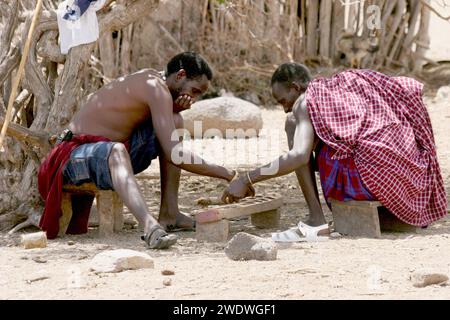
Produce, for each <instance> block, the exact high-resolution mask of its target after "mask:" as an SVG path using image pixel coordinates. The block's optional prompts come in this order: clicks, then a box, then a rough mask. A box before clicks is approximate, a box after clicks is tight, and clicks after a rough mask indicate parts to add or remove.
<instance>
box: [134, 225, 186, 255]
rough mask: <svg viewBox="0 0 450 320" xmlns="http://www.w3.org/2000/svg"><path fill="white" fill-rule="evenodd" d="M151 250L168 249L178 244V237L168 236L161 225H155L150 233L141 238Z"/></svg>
mask: <svg viewBox="0 0 450 320" xmlns="http://www.w3.org/2000/svg"><path fill="white" fill-rule="evenodd" d="M141 239H142V240H144V241H145V243H146V244H147V246H148V247H149V248H150V249H167V248H169V247H170V246H172V245H174V244H175V243H176V242H177V236H176V235H174V234H168V233H167V232H166V231H165V230H164V229H163V227H161V226H160V225H154V226H153V227H151V228H150V231H149V232H148V233H147V234H145V235H143V236H141Z"/></svg>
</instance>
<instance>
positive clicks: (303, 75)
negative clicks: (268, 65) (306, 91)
mask: <svg viewBox="0 0 450 320" xmlns="http://www.w3.org/2000/svg"><path fill="white" fill-rule="evenodd" d="M294 81H295V82H299V83H300V84H301V85H302V86H303V87H305V88H306V87H307V86H308V83H309V82H310V81H311V73H310V72H309V69H308V67H307V66H305V65H303V64H300V63H295V62H291V63H283V64H282V65H281V66H279V67H278V68H277V70H275V72H274V73H273V75H272V80H271V81H270V84H271V85H272V86H273V85H274V84H275V83H276V82H278V83H281V84H286V85H288V84H291V83H292V82H294Z"/></svg>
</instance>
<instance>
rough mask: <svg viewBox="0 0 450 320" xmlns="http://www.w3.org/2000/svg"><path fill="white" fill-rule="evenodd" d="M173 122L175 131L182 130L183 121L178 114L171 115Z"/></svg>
mask: <svg viewBox="0 0 450 320" xmlns="http://www.w3.org/2000/svg"><path fill="white" fill-rule="evenodd" d="M173 121H174V124H175V128H177V129H182V128H184V120H183V117H182V116H180V115H179V114H178V113H176V114H174V115H173Z"/></svg>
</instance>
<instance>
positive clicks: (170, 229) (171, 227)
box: [166, 220, 196, 232]
mask: <svg viewBox="0 0 450 320" xmlns="http://www.w3.org/2000/svg"><path fill="white" fill-rule="evenodd" d="M195 224H196V221H195V220H194V225H193V226H192V227H190V228H189V227H185V228H183V227H179V226H178V225H173V224H169V225H167V226H166V231H167V232H180V231H185V232H188V231H191V232H195V226H196V225H195Z"/></svg>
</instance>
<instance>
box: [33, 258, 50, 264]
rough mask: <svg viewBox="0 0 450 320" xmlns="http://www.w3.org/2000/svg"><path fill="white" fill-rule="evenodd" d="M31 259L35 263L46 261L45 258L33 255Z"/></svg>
mask: <svg viewBox="0 0 450 320" xmlns="http://www.w3.org/2000/svg"><path fill="white" fill-rule="evenodd" d="M32 260H33V261H34V262H36V263H47V260H46V259H44V258H42V257H39V256H38V257H33V258H32Z"/></svg>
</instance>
